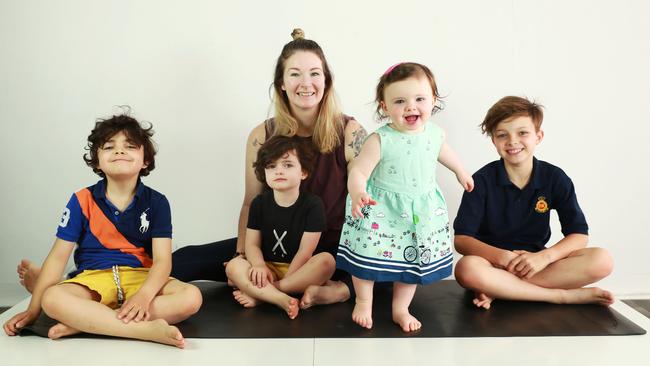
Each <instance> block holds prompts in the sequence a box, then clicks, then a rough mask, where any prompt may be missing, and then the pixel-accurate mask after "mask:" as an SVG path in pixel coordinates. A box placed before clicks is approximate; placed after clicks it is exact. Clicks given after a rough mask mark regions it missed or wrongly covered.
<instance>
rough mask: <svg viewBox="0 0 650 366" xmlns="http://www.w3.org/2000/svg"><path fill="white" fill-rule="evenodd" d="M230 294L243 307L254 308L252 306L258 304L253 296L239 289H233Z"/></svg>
mask: <svg viewBox="0 0 650 366" xmlns="http://www.w3.org/2000/svg"><path fill="white" fill-rule="evenodd" d="M232 296H233V297H234V298H235V300H237V302H238V303H239V304H240V305H241V306H243V307H245V308H254V307H256V306H257V305H258V304H259V302H258V301H257V299H254V298H252V297H250V296H248V295H246V294H245V293H243V292H242V291H241V290H235V291H233V292H232Z"/></svg>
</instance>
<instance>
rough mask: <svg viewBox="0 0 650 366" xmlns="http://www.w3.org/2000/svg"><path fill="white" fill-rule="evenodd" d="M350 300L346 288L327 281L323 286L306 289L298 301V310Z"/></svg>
mask: <svg viewBox="0 0 650 366" xmlns="http://www.w3.org/2000/svg"><path fill="white" fill-rule="evenodd" d="M349 298H350V290H349V289H348V286H347V285H346V284H345V283H343V282H341V281H327V283H326V284H325V285H323V286H317V285H311V286H309V287H307V289H306V290H305V293H304V294H303V295H302V299H300V308H301V309H308V308H310V307H312V306H314V305H328V304H334V303H337V302H344V301H347V300H348V299H349Z"/></svg>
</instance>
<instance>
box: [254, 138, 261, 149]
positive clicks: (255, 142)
mask: <svg viewBox="0 0 650 366" xmlns="http://www.w3.org/2000/svg"><path fill="white" fill-rule="evenodd" d="M259 145H260V142H259V141H257V138H255V141H253V147H258V146H259Z"/></svg>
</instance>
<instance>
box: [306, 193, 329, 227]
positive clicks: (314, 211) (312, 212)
mask: <svg viewBox="0 0 650 366" xmlns="http://www.w3.org/2000/svg"><path fill="white" fill-rule="evenodd" d="M307 207H308V210H307V212H306V213H305V214H306V220H305V231H306V232H310V233H316V232H323V231H325V228H326V226H325V224H326V222H325V206H324V205H323V201H322V200H321V199H320V198H318V197H317V196H310V199H309V204H308V206H307Z"/></svg>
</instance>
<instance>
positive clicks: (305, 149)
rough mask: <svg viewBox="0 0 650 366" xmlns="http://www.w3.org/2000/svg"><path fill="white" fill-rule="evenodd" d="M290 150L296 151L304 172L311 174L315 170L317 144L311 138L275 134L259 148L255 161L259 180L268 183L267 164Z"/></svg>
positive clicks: (256, 174) (254, 164)
mask: <svg viewBox="0 0 650 366" xmlns="http://www.w3.org/2000/svg"><path fill="white" fill-rule="evenodd" d="M289 151H295V152H296V157H297V158H298V161H299V162H300V167H301V168H302V171H303V172H304V173H307V175H310V174H311V173H312V172H313V171H314V160H315V158H316V151H315V146H313V144H312V142H311V139H303V138H300V137H298V136H293V137H289V136H282V135H275V136H273V137H271V138H270V139H268V140H266V142H264V143H263V144H262V147H260V149H259V150H257V160H256V161H255V162H254V163H253V167H254V168H255V176H256V177H257V180H259V181H260V182H262V183H264V184H266V172H265V171H264V170H265V169H266V167H267V166H269V165H270V164H272V163H273V162H275V161H276V160H278V159H280V158H281V157H283V156H284V155H285V154H286V153H288V152H289Z"/></svg>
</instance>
